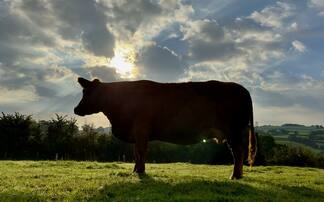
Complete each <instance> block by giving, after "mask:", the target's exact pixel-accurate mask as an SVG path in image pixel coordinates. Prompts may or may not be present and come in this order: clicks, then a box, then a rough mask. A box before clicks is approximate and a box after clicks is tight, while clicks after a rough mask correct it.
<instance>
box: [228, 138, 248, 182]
mask: <svg viewBox="0 0 324 202" xmlns="http://www.w3.org/2000/svg"><path fill="white" fill-rule="evenodd" d="M228 146H229V148H230V150H231V152H232V155H233V160H234V168H233V173H232V175H231V177H230V179H240V178H242V175H243V160H244V149H243V148H244V147H243V144H242V143H239V142H229V144H228Z"/></svg>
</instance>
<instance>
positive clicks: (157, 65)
mask: <svg viewBox="0 0 324 202" xmlns="http://www.w3.org/2000/svg"><path fill="white" fill-rule="evenodd" d="M136 65H137V66H138V71H139V74H140V75H141V77H144V78H146V79H152V80H156V81H177V80H178V79H179V78H180V77H181V76H182V75H183V74H184V71H185V67H184V66H183V65H182V63H181V60H180V58H179V57H178V56H177V55H176V54H175V53H174V52H173V51H171V50H169V49H168V48H165V47H159V46H156V45H149V46H147V47H145V48H143V49H142V50H141V52H140V54H139V56H138V58H137V64H136Z"/></svg>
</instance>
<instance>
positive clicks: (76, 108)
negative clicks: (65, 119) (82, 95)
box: [74, 107, 85, 116]
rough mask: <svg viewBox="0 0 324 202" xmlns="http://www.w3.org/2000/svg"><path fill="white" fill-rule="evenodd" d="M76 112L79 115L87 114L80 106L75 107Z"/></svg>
mask: <svg viewBox="0 0 324 202" xmlns="http://www.w3.org/2000/svg"><path fill="white" fill-rule="evenodd" d="M74 113H75V114H76V115H79V116H85V113H83V112H82V111H81V110H80V108H79V107H75V108H74Z"/></svg>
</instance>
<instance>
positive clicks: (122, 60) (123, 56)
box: [109, 48, 135, 78]
mask: <svg viewBox="0 0 324 202" xmlns="http://www.w3.org/2000/svg"><path fill="white" fill-rule="evenodd" d="M114 53H115V55H114V57H113V58H112V59H111V60H110V63H109V65H110V66H112V67H114V68H116V71H117V73H119V74H120V75H121V76H122V77H124V78H132V77H134V76H135V75H134V70H135V64H134V63H135V53H134V51H133V50H132V49H131V48H116V49H115V50H114Z"/></svg>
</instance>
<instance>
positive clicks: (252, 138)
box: [248, 102, 257, 168]
mask: <svg viewBox="0 0 324 202" xmlns="http://www.w3.org/2000/svg"><path fill="white" fill-rule="evenodd" d="M249 122H250V124H249V126H250V129H249V151H248V152H249V154H248V162H249V164H250V168H252V166H253V164H254V161H255V156H256V152H257V137H256V134H255V133H254V124H253V106H252V102H251V115H250V121H249Z"/></svg>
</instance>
